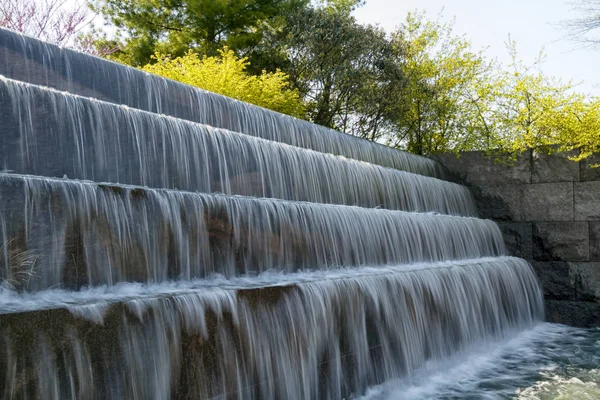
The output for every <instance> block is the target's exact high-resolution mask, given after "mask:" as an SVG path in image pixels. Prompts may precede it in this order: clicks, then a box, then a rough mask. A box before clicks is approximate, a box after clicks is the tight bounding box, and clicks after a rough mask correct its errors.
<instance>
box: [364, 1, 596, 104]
mask: <svg viewBox="0 0 600 400" xmlns="http://www.w3.org/2000/svg"><path fill="white" fill-rule="evenodd" d="M569 1H570V0H446V1H444V0H366V4H365V5H364V6H362V7H361V8H359V9H358V10H356V11H355V12H354V16H355V17H356V19H357V20H358V21H359V22H361V23H368V24H377V25H379V26H381V27H382V28H384V29H385V30H387V31H391V30H394V29H395V28H396V27H398V26H399V25H400V24H401V23H402V22H403V20H404V18H405V17H406V14H407V13H408V12H410V11H415V10H421V11H425V12H426V13H427V17H428V18H429V19H434V20H435V19H437V18H438V16H439V15H440V13H442V14H441V20H442V21H450V20H452V18H455V26H454V30H455V33H457V34H465V35H466V38H467V39H469V40H470V41H471V43H472V45H473V48H474V49H483V48H486V50H485V52H486V54H487V55H488V56H489V57H491V58H496V59H498V60H499V61H501V62H504V63H507V62H508V61H509V60H510V58H509V56H508V52H507V51H506V46H505V43H506V41H507V40H508V36H509V34H510V36H511V37H512V38H513V39H514V40H515V41H516V42H517V51H518V52H519V55H520V58H522V59H524V60H525V61H527V62H529V63H531V62H533V61H534V59H535V57H536V56H537V55H538V54H539V52H540V50H541V49H542V48H543V49H544V50H545V53H546V56H547V57H546V62H545V63H544V64H543V65H542V71H543V72H544V73H545V74H547V75H550V76H555V77H560V78H562V79H564V80H570V79H572V80H573V81H574V82H576V83H581V84H580V86H578V87H577V89H578V90H579V91H582V92H586V93H590V94H593V95H597V96H600V48H596V49H594V48H590V47H586V46H584V45H582V44H581V43H578V42H576V41H572V40H569V39H564V36H565V35H566V33H567V32H566V30H565V29H564V28H562V27H561V26H560V23H561V22H564V21H565V20H569V19H574V18H576V17H577V16H578V14H577V12H575V11H574V10H573V5H572V3H570V2H569ZM599 33H600V32H599Z"/></svg>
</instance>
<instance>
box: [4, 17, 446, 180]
mask: <svg viewBox="0 0 600 400" xmlns="http://www.w3.org/2000/svg"><path fill="white" fill-rule="evenodd" d="M0 51H2V53H0V75H4V76H6V77H8V78H12V79H16V80H20V81H23V82H30V83H33V84H39V85H43V86H49V87H54V88H56V89H58V90H64V91H68V92H70V93H76V94H81V95H83V96H88V97H92V98H98V99H100V100H105V101H109V102H112V103H117V104H125V105H127V106H129V107H133V108H137V109H140V110H146V111H150V112H154V113H157V114H166V115H171V116H174V117H176V118H181V119H185V120H189V121H195V122H199V123H202V124H206V125H210V126H214V127H219V128H224V129H229V130H231V131H235V132H241V133H244V134H247V135H252V136H257V137H262V138H265V139H269V140H273V141H277V142H283V143H288V144H291V145H293V146H297V147H302V148H307V149H313V150H315V151H318V152H322V153H331V154H336V155H341V156H345V157H348V158H353V159H355V160H361V161H365V162H368V163H372V164H376V165H381V166H384V167H390V168H397V169H400V170H405V171H410V172H415V173H420V174H424V175H429V176H438V177H442V176H443V172H442V171H441V168H440V166H439V165H438V164H437V163H436V162H434V161H433V160H430V159H427V158H424V157H419V156H415V155H414V154H410V153H406V152H402V151H398V150H395V149H391V148H389V147H386V146H383V145H380V144H377V143H373V142H369V141H366V140H363V139H359V138H357V137H354V136H351V135H346V134H342V133H340V132H337V131H334V130H331V129H328V128H325V127H322V126H319V125H315V124H311V123H310V122H308V121H303V120H300V119H296V118H293V117H289V116H287V115H282V114H279V113H276V112H273V111H269V110H266V109H263V108H261V107H257V106H254V105H251V104H247V103H243V102H240V101H237V100H234V99H231V98H228V97H225V96H221V95H218V94H215V93H211V92H207V91H205V90H201V89H198V88H194V87H192V86H187V85H183V84H181V83H178V82H175V81H172V80H169V79H165V78H162V77H159V76H156V75H151V74H148V73H145V72H142V71H140V70H137V69H135V68H131V67H126V66H124V65H122V64H117V63H114V62H110V61H107V60H105V59H100V58H96V57H91V56H89V55H87V54H82V53H78V52H76V51H73V50H70V49H64V48H59V47H57V46H54V45H52V44H49V43H44V42H41V41H39V40H36V39H34V38H30V37H27V36H24V35H21V34H18V33H15V32H11V31H8V30H6V29H1V28H0ZM1 56H4V57H5V60H6V61H5V60H2V57H1ZM3 61H4V62H3Z"/></svg>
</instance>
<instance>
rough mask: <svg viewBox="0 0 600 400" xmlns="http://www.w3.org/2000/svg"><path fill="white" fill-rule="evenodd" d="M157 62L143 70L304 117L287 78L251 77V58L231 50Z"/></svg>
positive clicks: (276, 74) (278, 73) (278, 75)
mask: <svg viewBox="0 0 600 400" xmlns="http://www.w3.org/2000/svg"><path fill="white" fill-rule="evenodd" d="M154 61H155V62H154V63H153V64H148V65H146V66H144V67H143V68H142V69H143V70H144V71H147V72H151V73H154V74H158V75H162V76H164V77H166V78H170V79H174V80H177V81H180V82H183V83H187V84H189V85H193V86H196V87H199V88H202V89H205V90H209V91H211V92H215V93H220V94H223V95H225V96H229V97H233V98H236V99H239V100H242V101H246V102H248V103H252V104H256V105H258V106H261V107H265V108H268V109H271V110H274V111H278V112H281V113H284V114H288V115H293V116H295V117H300V118H301V117H303V115H304V106H303V104H302V101H301V99H300V95H299V93H298V91H297V90H294V89H291V88H290V85H289V82H288V76H287V75H286V74H284V73H283V72H281V71H276V72H273V73H268V72H266V71H263V72H262V73H261V74H260V75H249V74H248V73H247V72H246V68H247V66H248V60H247V58H238V57H236V55H235V54H234V52H233V51H232V50H230V49H225V50H221V51H219V56H216V57H206V56H204V57H202V58H200V57H199V56H198V55H197V54H196V53H194V52H192V51H189V52H188V53H187V54H185V55H184V56H181V57H177V58H170V57H168V56H165V55H161V54H156V55H155V56H154Z"/></svg>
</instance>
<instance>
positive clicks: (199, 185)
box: [0, 79, 477, 216]
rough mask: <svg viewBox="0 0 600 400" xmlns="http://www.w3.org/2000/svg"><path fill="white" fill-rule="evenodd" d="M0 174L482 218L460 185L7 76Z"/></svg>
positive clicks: (2, 92)
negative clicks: (40, 176) (118, 104)
mask: <svg viewBox="0 0 600 400" xmlns="http://www.w3.org/2000/svg"><path fill="white" fill-rule="evenodd" d="M0 118H1V119H2V135H0V160H2V161H1V162H2V164H1V165H0V168H4V170H9V171H11V172H14V173H19V174H30V175H44V176H50V177H59V178H62V177H63V176H65V175H66V176H68V177H69V178H75V179H89V180H94V181H99V182H120V183H124V184H133V185H143V186H150V187H155V188H172V189H181V190H191V191H201V192H205V193H212V192H222V193H227V194H240V195H248V196H256V197H273V198H281V199H288V200H299V201H309V202H319V203H331V204H347V205H358V206H363V207H383V208H388V209H399V210H405V211H418V212H439V213H443V214H453V215H468V216H476V215H477V211H476V209H475V207H474V203H473V201H472V198H471V195H470V192H469V191H468V189H466V188H465V187H463V186H460V185H457V184H454V183H450V182H445V181H441V180H439V179H435V178H431V177H426V176H422V175H418V174H413V173H409V172H405V171H398V170H396V169H391V168H384V167H381V166H377V165H373V164H368V163H365V162H359V161H356V160H352V159H347V158H344V157H339V156H333V155H331V154H324V153H319V152H315V151H312V150H307V149H302V148H298V147H294V146H290V145H286V144H282V143H278V142H273V141H270V140H264V139H260V138H255V137H251V136H248V135H244V134H240V133H236V132H231V131H227V130H223V129H217V128H213V127H210V126H207V125H202V124H197V123H193V122H189V121H185V120H181V119H176V118H172V117H167V116H161V115H157V114H153V113H149V112H145V111H140V110H137V109H131V108H128V107H124V106H117V105H115V104H112V103H107V102H101V101H97V100H91V99H88V98H85V97H80V96H75V95H71V94H67V93H63V92H58V91H56V90H53V89H47V88H44V87H40V86H36V85H30V84H26V83H22V82H18V81H14V80H11V79H0Z"/></svg>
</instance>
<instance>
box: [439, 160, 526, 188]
mask: <svg viewBox="0 0 600 400" xmlns="http://www.w3.org/2000/svg"><path fill="white" fill-rule="evenodd" d="M433 158H434V159H435V160H437V161H438V162H440V163H441V164H442V165H444V166H445V167H446V168H448V169H449V170H450V171H451V172H452V173H454V174H456V175H457V176H459V177H460V179H461V181H462V182H464V183H466V184H470V185H486V186H490V185H508V184H523V183H530V182H531V163H530V162H529V153H523V155H522V156H520V157H518V158H517V160H516V162H514V163H513V164H507V163H506V162H502V161H496V159H495V158H494V157H493V156H492V157H488V156H487V154H486V153H484V152H478V151H468V152H464V153H461V154H460V156H458V157H457V156H456V155H455V154H438V155H435V156H434V157H433Z"/></svg>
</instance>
